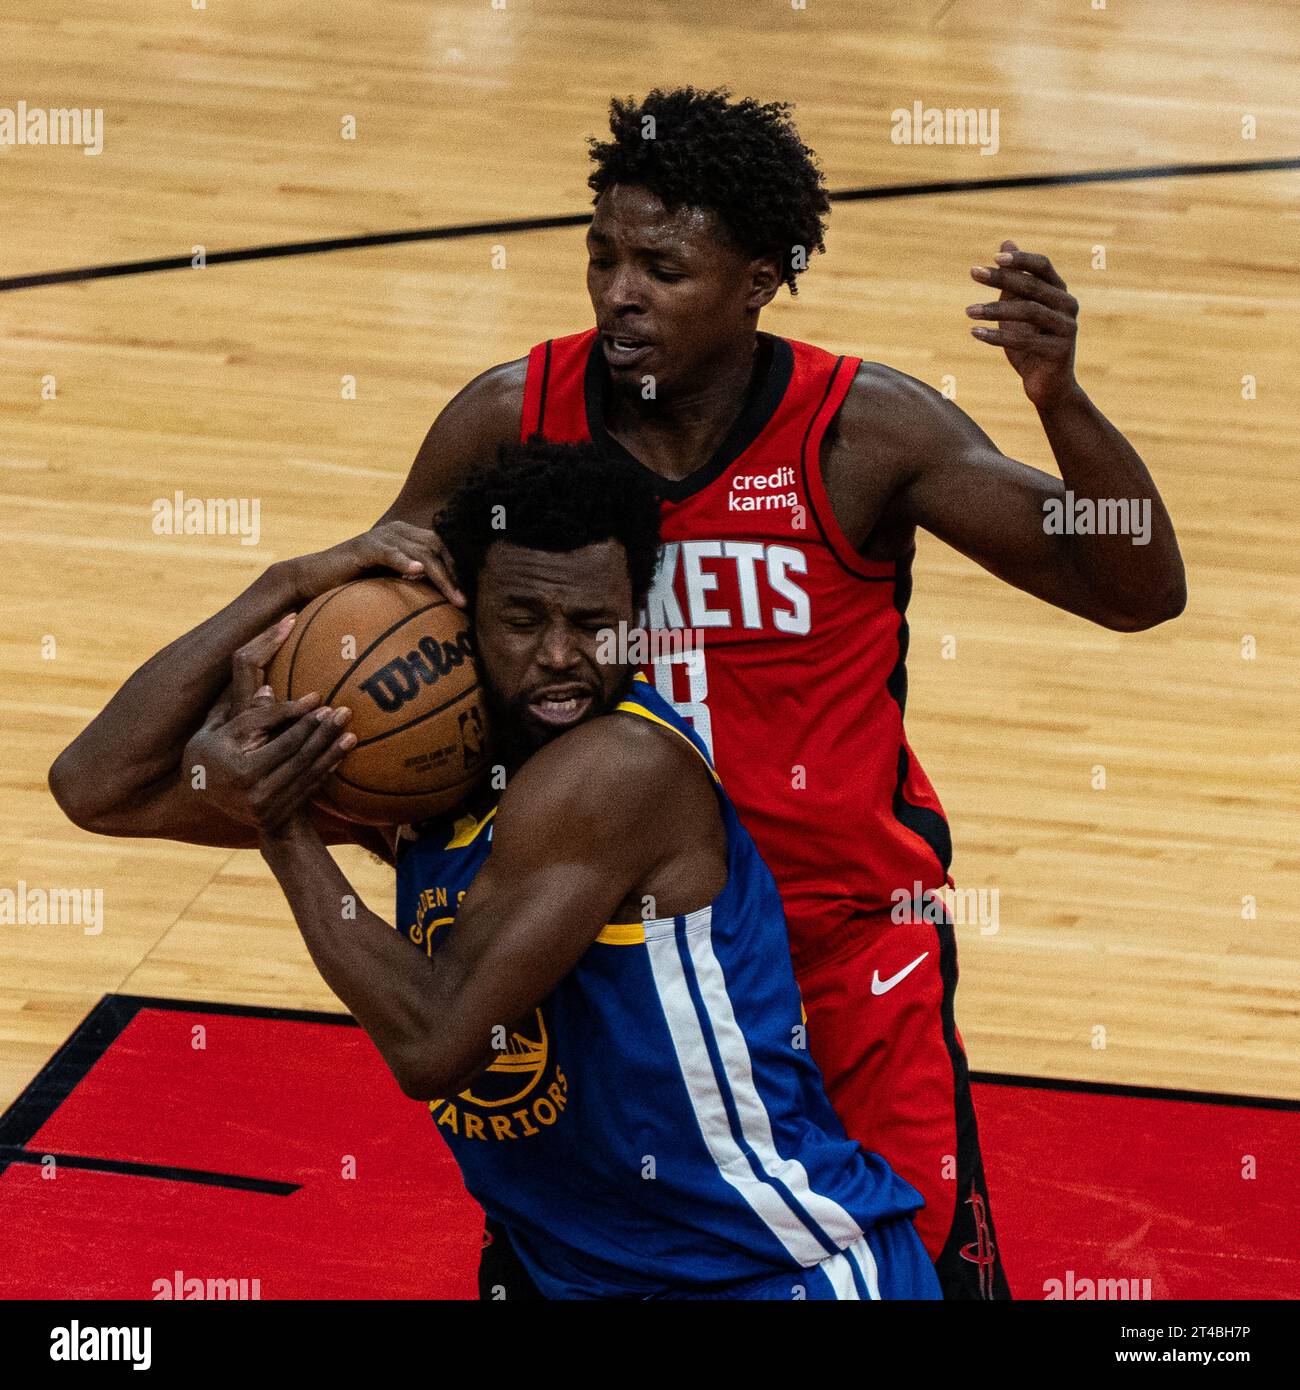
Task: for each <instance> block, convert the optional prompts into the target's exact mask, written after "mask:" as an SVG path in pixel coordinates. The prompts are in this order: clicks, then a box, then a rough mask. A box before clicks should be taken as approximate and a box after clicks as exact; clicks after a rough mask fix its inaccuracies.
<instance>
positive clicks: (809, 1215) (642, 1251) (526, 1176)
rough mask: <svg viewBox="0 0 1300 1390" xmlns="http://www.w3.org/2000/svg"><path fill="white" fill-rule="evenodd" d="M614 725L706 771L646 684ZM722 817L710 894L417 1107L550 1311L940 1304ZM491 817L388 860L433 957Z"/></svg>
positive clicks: (604, 938)
mask: <svg viewBox="0 0 1300 1390" xmlns="http://www.w3.org/2000/svg"><path fill="white" fill-rule="evenodd" d="M619 711H620V713H618V714H615V715H613V716H611V717H613V718H619V717H623V716H632V717H638V718H644V719H649V720H652V721H654V722H656V723H658V724H660V725H663V726H665V727H667V728H668V729H670V730H672V731H673V732H674V733H675V734H677V735H680V736H681V737H682V738H685V739H686V740H687V741H688V742H689V743H691V745H692V747H693V748H694V749H695V751H696V752H697V753H699V754H700V756H701V757H703V758H704V759H705V762H706V763H707V762H708V759H707V756H706V754H705V752H704V749H703V745H702V744H701V743H700V741H699V740H698V737H697V736H696V735H694V734H693V732H692V731H691V730H690V727H689V725H688V724H687V723H686V722H685V721H684V720H683V719H682V718H681V717H680V716H679V715H677V714H676V713H675V712H674V711H673V709H672V707H671V706H670V705H668V704H667V703H666V702H665V701H664V700H663V699H662V698H661V697H660V696H659V695H658V694H657V693H656V692H655V690H654V689H653V688H652V687H651V686H650V685H649V684H648V683H647V682H645V681H644V680H641V679H638V680H637V681H635V682H634V683H633V687H632V690H631V692H630V693H629V695H628V697H627V699H626V700H625V701H624V702H623V703H622V704H621V705H620V706H619ZM715 785H716V780H715ZM718 805H719V810H720V812H721V814H722V817H723V821H724V825H725V829H726V840H727V869H728V878H727V884H726V887H725V888H724V889H723V891H722V892H721V893H720V894H719V895H718V897H717V898H715V899H714V901H713V902H712V903H711V904H710V905H709V906H707V907H702V908H700V909H699V910H698V911H696V912H691V913H689V914H686V915H684V916H679V917H669V918H665V919H655V920H651V921H647V922H644V923H634V924H628V925H617V926H608V927H606V928H605V929H604V930H603V931H602V932H601V933H600V935H599V937H597V939H596V940H595V942H594V943H593V944H592V945H591V946H590V947H589V948H588V950H587V951H586V953H585V954H584V955H583V956H582V958H581V959H580V960H579V962H578V964H577V965H576V966H575V967H574V969H573V971H572V972H571V973H570V974H569V975H568V976H567V977H566V978H565V979H564V980H563V981H562V982H561V983H560V985H559V986H558V987H557V988H556V989H555V991H554V992H553V993H552V994H551V995H550V997H549V998H548V999H546V1000H545V1001H544V1002H543V1004H542V1005H541V1007H540V1008H538V1009H537V1010H536V1011H535V1014H534V1015H533V1016H532V1017H531V1018H528V1019H526V1020H520V1021H517V1022H516V1024H515V1026H514V1028H513V1029H512V1030H511V1031H510V1035H509V1038H508V1040H507V1043H506V1046H505V1047H504V1048H502V1050H501V1052H500V1055H499V1057H498V1058H497V1060H496V1061H494V1062H493V1063H492V1065H491V1066H490V1067H488V1069H487V1070H486V1071H484V1072H482V1073H481V1074H480V1075H479V1076H478V1077H477V1078H476V1079H475V1081H474V1082H473V1084H472V1085H471V1086H470V1087H469V1088H468V1089H466V1090H465V1091H463V1092H462V1093H461V1094H460V1095H457V1096H449V1097H447V1098H445V1099H442V1100H437V1101H433V1102H431V1103H430V1107H429V1108H430V1112H431V1114H432V1116H433V1120H434V1122H435V1123H436V1124H437V1126H438V1129H439V1132H440V1133H441V1134H442V1136H443V1138H444V1139H445V1140H446V1141H447V1144H448V1145H449V1147H450V1148H451V1151H452V1153H453V1154H454V1156H455V1158H456V1160H457V1162H458V1163H459V1165H460V1167H461V1171H462V1173H463V1175H464V1178H465V1185H466V1187H467V1188H468V1189H469V1191H470V1192H471V1193H472V1194H473V1195H474V1196H475V1197H476V1198H477V1199H478V1201H479V1202H481V1203H482V1205H483V1207H484V1209H485V1210H486V1211H487V1213H488V1215H489V1216H490V1217H492V1218H494V1219H495V1220H497V1221H500V1222H501V1223H502V1224H503V1225H504V1226H505V1227H507V1228H508V1230H509V1233H510V1238H511V1241H512V1243H513V1244H514V1247H515V1249H516V1250H517V1252H518V1254H519V1256H520V1258H521V1259H522V1260H523V1261H524V1264H525V1265H526V1267H527V1268H528V1271H529V1273H530V1274H531V1276H532V1278H533V1280H534V1281H535V1283H536V1284H537V1286H538V1287H539V1289H540V1290H541V1292H542V1293H543V1294H544V1295H546V1296H547V1297H549V1298H565V1297H577V1298H583V1297H592V1298H603V1297H673V1296H677V1297H680V1296H684V1295H685V1296H689V1295H692V1294H694V1295H698V1296H706V1297H707V1296H711V1295H712V1296H719V1295H721V1296H727V1294H728V1291H731V1293H732V1296H744V1297H772V1298H774V1297H781V1298H786V1299H789V1298H800V1297H809V1298H830V1297H838V1298H879V1297H937V1295H938V1282H937V1280H936V1279H935V1277H934V1271H933V1269H932V1267H931V1265H930V1262H929V1259H928V1257H927V1256H926V1253H925V1250H924V1247H923V1246H922V1244H921V1241H920V1239H919V1237H918V1236H917V1235H916V1231H915V1228H914V1226H913V1224H912V1220H911V1218H912V1215H913V1213H914V1212H915V1210H916V1209H917V1207H918V1206H919V1205H920V1197H919V1196H918V1194H917V1193H916V1191H915V1190H914V1189H913V1188H912V1187H910V1186H909V1185H908V1184H907V1183H905V1182H904V1181H903V1180H902V1179H901V1178H899V1177H898V1176H897V1175H896V1174H895V1173H894V1172H893V1171H892V1170H891V1169H890V1168H889V1166H888V1165H887V1164H886V1163H885V1162H884V1160H883V1159H881V1158H880V1157H878V1156H877V1155H875V1154H869V1153H866V1152H864V1151H863V1150H862V1149H861V1148H860V1147H859V1146H858V1144H857V1143H856V1142H854V1141H852V1140H849V1139H847V1138H846V1137H845V1134H844V1129H843V1126H842V1125H841V1124H840V1122H839V1121H838V1120H837V1119H836V1117H835V1115H834V1113H833V1111H832V1110H831V1107H830V1103H829V1101H828V1100H827V1099H826V1095H825V1092H824V1090H823V1088H822V1082H821V1077H820V1074H819V1073H818V1071H817V1067H816V1065H815V1064H814V1063H813V1061H812V1060H811V1058H810V1057H809V1055H808V1052H807V1049H806V1046H805V1042H804V1037H803V1023H802V1018H801V1006H800V1000H799V991H798V988H797V986H796V984H795V979H794V973H793V970H792V967H791V963H790V955H789V947H788V942H787V937H786V929H785V919H784V915H783V913H782V908H781V901H780V898H779V896H778V894H777V890H776V885H775V883H774V882H773V879H772V876H771V874H770V873H769V872H768V870H767V868H766V866H765V865H764V864H763V862H762V860H761V859H760V858H759V855H758V852H757V850H756V849H755V847H754V842H753V840H752V839H751V838H750V836H749V835H748V834H747V832H746V831H745V830H744V828H743V827H742V826H741V824H740V822H739V820H738V819H737V816H736V813H735V811H734V809H733V808H732V806H731V803H730V802H729V801H728V800H727V797H726V795H725V793H724V792H723V791H722V789H721V787H720V786H719V787H718ZM493 814H494V813H493V812H489V813H488V814H487V815H486V816H485V817H483V819H481V820H478V821H475V820H473V819H472V818H470V817H465V818H464V819H463V820H461V821H459V822H457V823H456V824H455V825H454V826H453V825H451V824H450V823H449V821H448V819H447V818H443V819H440V820H437V821H432V822H429V823H427V825H426V826H425V827H424V828H423V831H422V833H421V834H420V836H419V838H418V839H416V840H414V841H411V840H403V841H401V842H400V843H399V850H398V859H397V914H398V915H397V921H398V927H399V930H401V931H403V932H404V933H405V934H406V935H407V936H408V937H409V939H410V940H411V941H413V942H415V943H416V944H417V945H421V946H423V947H424V948H425V949H426V950H428V951H429V953H430V954H431V955H432V953H433V952H434V951H436V950H437V949H438V947H439V945H440V943H441V942H443V941H445V940H446V939H447V936H448V934H449V933H451V932H454V931H455V915H456V907H457V904H458V903H459V901H460V898H461V897H462V896H463V894H464V893H465V892H466V891H467V890H468V888H469V886H470V884H471V882H472V881H473V879H474V877H475V875H476V874H477V873H478V871H479V869H480V868H481V867H482V866H483V864H484V862H485V861H486V860H487V858H488V856H489V854H490V853H491V850H492V828H493V826H492V816H493ZM798 1290H804V1292H802V1293H801V1292H799V1291H798Z"/></svg>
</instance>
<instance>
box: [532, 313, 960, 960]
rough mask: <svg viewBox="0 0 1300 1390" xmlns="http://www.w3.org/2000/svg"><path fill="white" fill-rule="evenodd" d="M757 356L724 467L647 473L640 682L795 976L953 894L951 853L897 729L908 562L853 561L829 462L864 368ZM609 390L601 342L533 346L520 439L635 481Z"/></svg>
mask: <svg viewBox="0 0 1300 1390" xmlns="http://www.w3.org/2000/svg"><path fill="white" fill-rule="evenodd" d="M758 343H759V348H758V350H759V353H760V354H761V358H760V362H759V366H758V370H757V371H756V373H755V385H754V387H753V389H752V390H751V393H750V396H749V398H748V399H747V401H746V403H745V406H744V408H743V410H742V411H741V414H740V416H739V418H738V419H737V421H736V423H735V425H734V426H733V427H732V429H731V432H730V434H729V435H728V437H727V438H726V440H724V441H723V444H722V446H721V448H720V449H719V450H718V452H717V454H716V455H715V456H714V458H713V459H712V460H711V461H710V462H709V463H708V464H707V465H705V467H703V468H702V469H700V470H699V471H698V472H696V473H693V474H691V476H690V477H689V478H686V479H685V480H683V481H681V482H677V483H674V482H672V481H670V480H666V479H664V478H661V477H659V476H658V475H657V474H656V475H655V483H656V487H657V488H658V490H659V493H660V496H661V497H662V498H663V535H664V540H665V542H666V544H665V549H664V558H663V562H662V564H661V566H660V570H659V573H658V575H657V577H656V580H655V584H654V588H653V590H652V592H651V595H650V599H649V604H648V611H647V613H646V626H647V627H648V628H649V629H651V630H657V631H664V632H665V633H667V632H672V633H674V634H676V635H677V637H678V639H679V640H678V641H676V642H675V643H674V644H672V647H671V649H670V650H668V651H664V650H662V649H661V650H659V651H657V652H656V653H655V657H654V660H653V661H652V662H651V663H649V664H647V666H646V671H647V674H648V675H650V676H651V678H652V679H653V680H654V681H655V684H656V686H657V687H658V689H659V691H660V693H661V694H662V695H664V697H665V698H666V699H668V700H669V701H670V702H671V703H672V704H673V705H674V706H675V708H676V709H677V710H678V712H679V713H680V714H682V715H683V716H685V717H686V718H687V719H689V720H690V722H691V724H692V725H693V727H694V728H695V730H696V732H697V733H698V734H699V735H700V737H701V738H702V739H703V740H704V742H705V745H706V746H707V747H708V749H709V750H710V752H711V753H712V755H713V757H714V759H715V760H716V763H717V767H718V771H719V773H720V775H721V776H722V779H723V781H724V782H725V784H726V786H727V790H728V793H729V794H730V795H731V796H732V798H733V799H734V801H735V803H736V806H737V807H738V809H739V810H740V813H741V815H742V817H743V818H744V821H745V825H746V827H747V828H748V829H749V831H750V832H751V833H752V834H753V836H754V839H755V840H756V841H757V842H758V847H759V849H760V851H761V852H762V855H763V858H764V859H765V860H766V862H767V863H768V865H769V866H770V868H771V870H772V872H773V874H774V875H775V876H776V880H777V882H778V883H779V884H780V886H781V893H782V896H783V898H784V901H785V907H786V913H787V916H788V919H789V924H790V939H791V947H792V949H793V952H794V957H795V963H796V965H797V966H798V967H800V968H802V967H803V966H806V965H811V964H813V963H815V962H816V961H818V960H821V959H824V958H826V957H829V956H832V955H837V954H839V953H840V952H842V951H844V950H846V949H848V948H850V947H851V946H852V945H853V944H854V942H855V941H858V940H860V939H861V937H862V930H863V927H864V924H865V923H866V922H867V921H869V920H871V919H873V918H875V919H876V920H880V915H881V914H882V913H883V914H888V912H889V910H890V909H891V908H892V907H894V906H896V905H897V903H898V902H899V901H900V899H899V898H898V897H897V896H895V895H896V894H897V893H898V892H900V891H905V892H906V897H907V900H908V901H909V902H910V901H911V899H912V896H913V892H914V890H915V886H916V885H917V884H920V885H921V888H922V889H925V890H930V889H936V888H940V887H942V886H943V884H944V883H945V882H946V881H947V871H948V864H949V860H950V858H951V843H950V840H949V835H948V826H947V822H946V820H945V819H944V815H943V808H942V807H941V806H940V804H939V800H938V797H937V796H936V795H935V792H934V789H933V787H931V785H930V782H929V780H928V779H927V777H926V775H925V773H924V772H923V771H922V769H921V767H920V765H919V763H918V762H917V761H916V759H915V757H914V756H913V755H912V752H911V749H910V748H909V747H908V744H907V739H906V736H905V734H904V732H903V707H904V704H905V701H906V698H907V673H906V666H905V664H904V663H905V660H906V656H907V623H906V621H905V619H904V616H903V615H904V611H905V609H906V606H907V600H908V597H909V595H910V592H911V571H910V559H908V560H901V561H898V562H892V561H891V562H887V563H886V562H878V561H870V560H864V559H862V558H861V556H859V555H858V554H857V553H856V552H855V551H854V549H853V548H852V546H851V545H850V544H849V543H848V541H847V540H846V539H845V537H844V536H843V534H842V533H841V531H840V529H839V527H838V525H837V523H836V521H835V518H834V516H833V515H832V513H831V508H830V504H829V502H828V500H827V497H826V490H825V486H824V484H823V481H822V475H821V468H820V465H819V460H818V449H819V446H820V444H821V440H822V436H823V435H824V433H825V431H826V428H827V426H828V424H829V423H830V421H831V419H832V417H833V416H834V414H835V412H836V410H837V409H838V408H839V406H840V403H841V402H842V401H843V399H844V396H845V393H846V392H847V391H848V389H849V386H850V384H851V383H852V381H853V376H854V372H855V371H856V370H857V367H858V364H859V359H858V358H853V357H840V358H837V357H834V356H833V355H832V354H830V353H828V352H824V351H822V350H821V349H820V348H815V347H811V346H809V345H808V344H806V343H799V342H793V341H789V340H787V339H784V338H776V337H772V336H771V335H770V334H766V333H760V334H759V335H758ZM606 381H607V377H606V371H605V365H604V360H603V357H602V354H601V351H600V340H599V337H598V335H597V334H596V332H595V330H594V329H593V330H590V331H588V332H586V333H578V334H574V335H572V336H570V337H567V338H555V339H552V340H550V341H548V342H545V343H541V344H539V345H538V346H537V347H535V348H533V350H532V353H531V354H530V357H529V364H528V375H527V383H526V386H525V392H524V411H523V435H524V437H525V438H528V437H529V436H531V435H533V434H534V433H540V434H541V435H543V436H544V437H545V438H546V439H549V440H554V441H556V442H573V441H584V440H589V439H591V440H594V441H595V442H596V443H597V444H598V445H600V446H601V447H602V448H603V449H605V450H606V451H608V452H609V453H611V454H613V455H618V456H621V457H623V458H625V459H629V460H631V462H632V463H633V464H634V465H635V466H637V467H640V466H641V465H640V464H637V463H636V460H635V459H632V458H631V455H630V454H628V453H627V452H626V450H624V449H622V447H621V446H620V445H619V444H618V443H617V442H616V441H615V440H613V439H612V438H611V437H610V436H609V434H608V433H607V431H606V430H605V426H604V393H605V390H606ZM663 645H665V646H667V645H668V644H667V643H665V644H663ZM885 920H888V919H887V915H886V917H885Z"/></svg>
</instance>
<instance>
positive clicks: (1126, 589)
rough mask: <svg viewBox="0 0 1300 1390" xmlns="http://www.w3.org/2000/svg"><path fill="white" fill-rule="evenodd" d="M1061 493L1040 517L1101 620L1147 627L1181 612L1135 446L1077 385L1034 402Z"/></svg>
mask: <svg viewBox="0 0 1300 1390" xmlns="http://www.w3.org/2000/svg"><path fill="white" fill-rule="evenodd" d="M1038 413H1039V418H1040V419H1041V421H1042V424H1043V429H1044V431H1045V432H1046V434H1047V439H1048V443H1049V444H1050V445H1051V447H1052V453H1053V455H1054V456H1055V458H1056V462H1057V466H1058V467H1059V468H1060V470H1061V478H1062V481H1063V482H1064V484H1065V490H1066V494H1067V495H1066V497H1065V498H1064V499H1062V500H1061V502H1060V504H1059V507H1057V508H1054V509H1053V510H1052V511H1051V512H1049V513H1048V514H1047V515H1045V517H1044V525H1045V526H1048V527H1055V528H1058V529H1056V530H1055V534H1057V535H1060V536H1061V538H1062V539H1061V544H1062V547H1063V553H1064V554H1066V555H1067V556H1068V558H1069V560H1070V563H1071V564H1072V565H1073V566H1074V568H1075V570H1076V571H1077V573H1078V575H1079V577H1080V580H1081V583H1082V584H1083V586H1084V587H1085V588H1086V589H1087V591H1088V593H1089V595H1090V598H1091V600H1092V603H1093V604H1095V605H1096V607H1097V608H1098V609H1099V610H1101V611H1102V612H1104V614H1105V615H1106V616H1105V621H1106V622H1107V625H1108V626H1112V627H1117V628H1124V629H1131V630H1136V629H1139V628H1145V627H1153V626H1155V624H1156V623H1161V622H1164V621H1166V620H1167V619H1169V618H1174V617H1177V616H1178V614H1179V613H1181V612H1182V610H1183V606H1184V604H1185V603H1186V599H1187V588H1186V580H1185V577H1184V573H1183V561H1182V556H1181V554H1180V553H1179V549H1178V540H1177V537H1176V536H1175V534H1174V528H1173V523H1172V522H1171V521H1170V519H1169V513H1168V512H1167V511H1166V510H1165V505H1164V502H1163V501H1162V500H1161V497H1160V492H1159V489H1158V488H1157V487H1156V484H1155V480H1154V479H1153V478H1152V476H1151V473H1150V471H1149V470H1148V469H1147V466H1146V464H1145V463H1143V461H1142V459H1141V457H1140V456H1139V454H1138V452H1137V450H1136V449H1134V448H1133V446H1132V445H1131V444H1130V443H1129V442H1128V440H1127V439H1125V438H1124V436H1123V435H1122V434H1121V433H1120V431H1119V430H1117V429H1116V428H1115V426H1114V425H1112V424H1111V422H1110V421H1109V420H1107V419H1106V417H1105V416H1104V415H1103V414H1102V413H1101V411H1100V410H1099V409H1098V408H1097V407H1096V405H1094V404H1093V402H1092V401H1091V400H1090V399H1089V398H1088V396H1087V394H1086V393H1085V392H1084V391H1083V390H1082V388H1079V389H1078V390H1076V391H1074V392H1071V393H1069V394H1067V395H1066V396H1064V397H1062V398H1060V399H1059V400H1056V401H1054V402H1053V403H1052V404H1051V405H1046V406H1042V407H1040V408H1039V412H1038Z"/></svg>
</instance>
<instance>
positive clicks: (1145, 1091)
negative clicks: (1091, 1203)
mask: <svg viewBox="0 0 1300 1390" xmlns="http://www.w3.org/2000/svg"><path fill="white" fill-rule="evenodd" d="M970 1079H971V1080H972V1081H973V1082H977V1083H979V1084H982V1085H985V1086H1019V1087H1022V1088H1023V1089H1024V1090H1027V1091H1077V1092H1080V1093H1082V1094H1084V1095H1092V1096H1128V1097H1132V1098H1133V1099H1135V1100H1174V1101H1182V1102H1184V1103H1186V1104H1190V1105H1234V1106H1238V1107H1241V1108H1243V1109H1248V1110H1291V1111H1295V1110H1300V1100H1287V1099H1284V1098H1282V1097H1280V1096H1240V1095H1233V1094H1232V1093H1231V1092H1228V1091H1175V1090H1167V1089H1166V1088H1165V1087H1163V1086H1130V1085H1128V1084H1126V1083H1124V1082H1119V1081H1066V1080H1063V1079H1061V1078H1058V1077H1055V1076H1015V1075H1013V1074H1011V1073H1009V1072H1000V1071H973V1072H971V1074H970Z"/></svg>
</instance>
